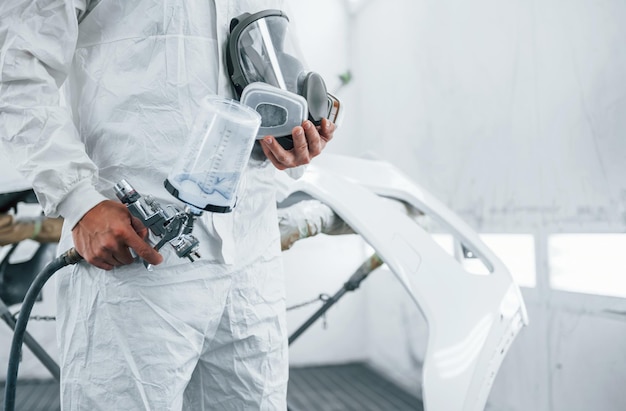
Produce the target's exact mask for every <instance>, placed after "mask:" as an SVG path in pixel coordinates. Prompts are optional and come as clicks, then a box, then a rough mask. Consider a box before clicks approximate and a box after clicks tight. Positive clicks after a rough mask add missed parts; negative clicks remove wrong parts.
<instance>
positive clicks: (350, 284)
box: [289, 254, 383, 345]
mask: <svg viewBox="0 0 626 411" xmlns="http://www.w3.org/2000/svg"><path fill="white" fill-rule="evenodd" d="M381 265H383V261H382V260H381V259H380V257H378V255H376V254H373V255H372V256H371V257H369V258H368V259H367V260H365V262H364V263H363V264H361V266H360V267H359V268H357V270H356V271H355V272H354V274H352V276H350V278H349V279H348V281H346V282H345V283H344V285H343V287H341V289H340V290H339V291H337V292H336V293H335V295H333V296H332V297H330V298H329V299H328V300H326V302H325V303H324V305H323V306H322V307H321V308H320V309H319V310H317V311H316V312H315V313H314V314H313V315H312V316H311V317H310V318H309V319H308V320H306V321H305V322H304V324H302V325H301V326H300V328H298V329H297V330H296V331H295V332H294V333H293V334H291V336H289V345H291V343H293V342H294V341H295V340H296V339H297V338H298V337H300V335H302V333H303V332H305V331H306V330H307V329H308V328H309V327H310V326H311V325H313V323H315V321H317V320H318V319H319V318H320V317H321V316H322V315H324V313H325V312H326V311H328V309H330V307H332V306H333V305H335V303H337V301H339V299H341V297H343V296H344V295H345V294H346V293H347V292H349V291H354V290H356V289H357V288H359V286H360V285H361V283H362V282H363V280H365V279H366V278H367V276H368V275H369V274H370V273H371V272H372V271H374V270H375V269H377V268H378V267H380V266H381Z"/></svg>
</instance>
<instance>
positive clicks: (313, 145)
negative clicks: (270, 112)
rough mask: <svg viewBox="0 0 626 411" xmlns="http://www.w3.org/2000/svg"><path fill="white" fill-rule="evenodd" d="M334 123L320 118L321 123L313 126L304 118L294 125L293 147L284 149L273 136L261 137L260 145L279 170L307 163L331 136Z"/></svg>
mask: <svg viewBox="0 0 626 411" xmlns="http://www.w3.org/2000/svg"><path fill="white" fill-rule="evenodd" d="M334 132H335V125H334V124H333V123H332V122H331V121H329V120H328V119H325V118H324V119H322V124H321V126H319V127H315V126H314V125H313V123H311V122H310V121H309V120H306V121H305V122H303V123H302V126H298V127H294V128H293V131H292V132H291V135H292V137H293V148H292V149H291V150H285V149H284V148H283V147H282V146H281V145H280V144H279V143H278V142H277V141H276V139H275V138H274V137H272V136H265V137H263V143H262V144H261V147H262V148H263V152H264V153H265V155H266V156H267V158H269V160H270V161H271V162H272V164H274V166H276V168H277V169H279V170H285V169H287V168H292V167H297V166H301V165H304V164H309V162H310V161H311V159H312V158H313V157H315V156H317V155H319V154H320V153H321V152H322V150H323V149H324V147H326V143H328V142H329V141H330V140H331V139H332V138H333V133H334Z"/></svg>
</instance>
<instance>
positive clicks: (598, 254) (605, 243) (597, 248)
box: [548, 233, 626, 297]
mask: <svg viewBox="0 0 626 411" xmlns="http://www.w3.org/2000/svg"><path fill="white" fill-rule="evenodd" d="M548 262H549V268H550V285H551V286H552V287H553V288H555V289H557V290H564V291H573V292H580V293H586V294H599V295H606V296H613V297H626V234H617V233H616V234H554V235H551V236H549V237H548Z"/></svg>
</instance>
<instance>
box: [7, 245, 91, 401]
mask: <svg viewBox="0 0 626 411" xmlns="http://www.w3.org/2000/svg"><path fill="white" fill-rule="evenodd" d="M80 260H82V257H81V256H80V254H78V252H76V250H75V249H74V248H71V249H69V250H67V251H66V252H65V253H63V254H62V255H60V256H59V257H57V258H55V259H54V260H52V261H51V262H50V263H49V264H48V265H47V266H45V267H44V269H43V270H41V272H40V273H39V274H37V277H35V279H34V280H33V282H32V284H31V285H30V287H29V288H28V291H27V292H26V296H25V297H24V302H23V303H22V307H21V309H20V313H19V315H18V316H17V322H16V323H15V331H14V333H13V340H12V342H11V353H10V354H9V366H8V369H7V378H6V385H5V387H4V411H14V410H15V389H16V387H17V371H18V369H19V366H20V358H21V356H22V343H23V341H24V334H25V333H26V326H27V325H28V319H29V317H30V313H31V311H32V310H33V306H34V305H35V302H36V301H37V297H38V296H39V293H40V292H41V290H42V288H43V286H44V285H45V284H46V281H48V279H49V278H50V277H52V275H53V274H54V273H56V272H57V271H58V270H60V269H61V268H63V267H65V266H66V265H70V264H76V263H77V262H79V261H80Z"/></svg>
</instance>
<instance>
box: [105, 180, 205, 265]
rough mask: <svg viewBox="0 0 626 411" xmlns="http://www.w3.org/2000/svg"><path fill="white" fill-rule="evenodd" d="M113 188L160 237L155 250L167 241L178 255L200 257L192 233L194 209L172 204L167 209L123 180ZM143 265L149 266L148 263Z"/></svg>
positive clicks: (130, 209)
mask: <svg viewBox="0 0 626 411" xmlns="http://www.w3.org/2000/svg"><path fill="white" fill-rule="evenodd" d="M114 189H115V194H116V195H117V198H119V200H120V201H121V202H122V203H124V204H126V207H127V208H128V210H129V211H130V213H131V214H132V215H133V216H135V217H136V218H138V219H139V220H140V221H141V222H142V223H143V225H144V226H145V227H146V228H148V229H149V230H150V232H152V234H154V235H155V236H157V237H159V238H160V240H159V242H158V243H157V244H156V245H155V246H154V248H155V250H157V251H158V250H160V249H161V247H163V246H164V245H165V243H168V242H169V243H170V245H171V246H172V247H173V248H174V250H175V251H176V255H178V256H179V257H181V258H183V257H184V258H188V259H189V260H191V261H192V262H193V261H194V258H196V259H197V258H200V254H198V252H197V250H198V246H199V241H198V239H197V238H196V237H194V236H193V235H192V234H191V231H192V230H193V223H194V221H195V218H196V216H197V215H198V214H197V213H193V212H192V211H191V210H190V209H189V208H188V207H187V208H186V209H185V210H184V211H183V210H180V209H178V208H177V207H175V206H173V205H171V206H169V209H170V210H173V212H168V211H167V210H166V209H165V208H163V207H162V206H161V204H159V202H157V201H156V200H155V199H154V198H152V197H151V196H146V197H145V198H144V197H142V196H141V195H140V194H139V193H137V191H136V190H135V189H134V188H133V187H132V186H131V185H130V184H129V183H128V182H127V181H126V180H120V182H118V183H117V184H116V185H115V187H114ZM144 264H146V263H145V262H144ZM146 267H147V268H149V266H148V265H146Z"/></svg>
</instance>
